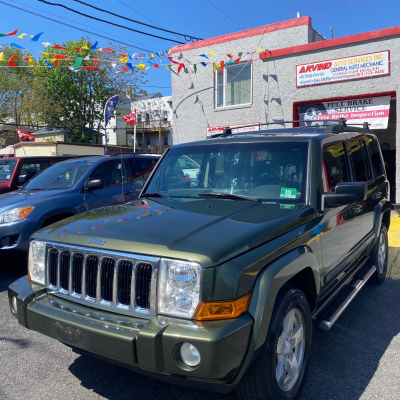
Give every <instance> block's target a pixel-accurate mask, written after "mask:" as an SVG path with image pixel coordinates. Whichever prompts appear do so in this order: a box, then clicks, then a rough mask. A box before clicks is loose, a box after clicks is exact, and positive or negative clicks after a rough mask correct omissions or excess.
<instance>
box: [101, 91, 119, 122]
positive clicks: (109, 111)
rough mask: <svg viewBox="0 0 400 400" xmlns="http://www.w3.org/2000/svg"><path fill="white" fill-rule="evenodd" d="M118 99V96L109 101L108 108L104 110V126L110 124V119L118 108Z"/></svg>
mask: <svg viewBox="0 0 400 400" xmlns="http://www.w3.org/2000/svg"><path fill="white" fill-rule="evenodd" d="M118 98H119V96H118V95H116V96H113V97H110V98H109V99H108V100H107V103H106V107H105V109H104V126H107V125H108V123H109V122H110V119H111V117H112V116H113V114H114V111H115V107H117V103H118Z"/></svg>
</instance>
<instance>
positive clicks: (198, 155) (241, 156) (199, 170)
mask: <svg viewBox="0 0 400 400" xmlns="http://www.w3.org/2000/svg"><path fill="white" fill-rule="evenodd" d="M307 156H308V143H307V142H301V141H299V142H293V141H291V142H289V141H281V142H278V141H269V142H265V141H263V142H261V141H253V142H251V143H250V142H245V143H243V142H241V143H223V142H222V141H221V142H219V143H215V142H214V143H212V145H211V144H204V145H193V146H182V147H173V148H171V149H170V150H169V151H168V153H167V154H166V155H165V157H164V158H163V160H162V162H161V163H160V165H159V166H158V168H157V170H156V171H155V173H154V175H153V176H152V179H151V181H150V182H149V184H148V186H147V188H146V191H145V192H144V193H143V194H142V197H146V194H147V193H149V195H151V196H152V197H155V194H159V195H161V196H160V197H172V198H174V197H182V198H209V197H212V198H220V199H225V200H260V201H272V202H285V203H287V202H289V203H304V202H305V188H306V177H307V158H308V157H307ZM188 166H190V167H188Z"/></svg>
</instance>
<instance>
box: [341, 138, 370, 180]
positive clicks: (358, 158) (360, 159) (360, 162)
mask: <svg viewBox="0 0 400 400" xmlns="http://www.w3.org/2000/svg"><path fill="white" fill-rule="evenodd" d="M347 146H348V153H349V155H350V158H351V159H352V163H353V172H354V180H355V181H356V182H367V181H369V180H371V179H372V171H371V168H370V163H369V159H368V152H367V148H366V145H365V142H364V140H349V142H348V144H347Z"/></svg>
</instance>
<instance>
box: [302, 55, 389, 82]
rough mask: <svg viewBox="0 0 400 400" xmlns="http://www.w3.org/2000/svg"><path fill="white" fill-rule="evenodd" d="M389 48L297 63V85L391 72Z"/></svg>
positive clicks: (346, 79)
mask: <svg viewBox="0 0 400 400" xmlns="http://www.w3.org/2000/svg"><path fill="white" fill-rule="evenodd" d="M389 61H390V52H389V50H384V51H380V52H377V53H369V54H362V55H358V56H352V57H346V58H336V59H334V60H327V61H319V62H314V63H309V64H301V65H296V86H297V87H304V86H311V85H321V84H324V83H334V82H341V81H349V80H353V79H363V78H372V77H376V76H383V75H389V74H390V62H389Z"/></svg>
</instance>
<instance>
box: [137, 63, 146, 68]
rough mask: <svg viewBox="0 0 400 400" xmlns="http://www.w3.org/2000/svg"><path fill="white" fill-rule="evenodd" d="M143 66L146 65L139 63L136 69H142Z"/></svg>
mask: <svg viewBox="0 0 400 400" xmlns="http://www.w3.org/2000/svg"><path fill="white" fill-rule="evenodd" d="M145 66H146V64H143V63H140V64H139V65H138V69H143V68H144V67H145Z"/></svg>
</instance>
